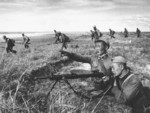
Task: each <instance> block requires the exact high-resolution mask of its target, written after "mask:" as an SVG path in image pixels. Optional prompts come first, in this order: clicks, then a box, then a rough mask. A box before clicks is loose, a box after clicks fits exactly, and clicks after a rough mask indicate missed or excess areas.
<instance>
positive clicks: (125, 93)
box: [119, 77, 142, 103]
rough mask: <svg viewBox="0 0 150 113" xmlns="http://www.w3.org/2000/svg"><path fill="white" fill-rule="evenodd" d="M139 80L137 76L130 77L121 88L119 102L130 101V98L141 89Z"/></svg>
mask: <svg viewBox="0 0 150 113" xmlns="http://www.w3.org/2000/svg"><path fill="white" fill-rule="evenodd" d="M141 86H142V85H141V82H140V80H139V79H138V78H136V77H132V78H131V79H130V80H129V83H128V84H127V86H125V87H124V89H122V91H121V94H120V98H119V99H120V100H119V101H120V102H121V103H130V101H132V99H133V98H134V97H135V96H136V95H137V93H138V92H139V91H140V89H141Z"/></svg>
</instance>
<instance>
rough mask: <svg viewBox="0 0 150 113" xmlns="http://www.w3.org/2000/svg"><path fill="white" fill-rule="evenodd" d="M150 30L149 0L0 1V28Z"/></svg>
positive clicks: (27, 29) (21, 29)
mask: <svg viewBox="0 0 150 113" xmlns="http://www.w3.org/2000/svg"><path fill="white" fill-rule="evenodd" d="M94 25H96V26H97V27H98V28H99V29H100V30H101V31H108V29H109V28H112V29H114V30H116V31H123V30H124V28H125V27H126V28H127V29H128V30H130V31H135V29H136V28H137V27H139V28H140V29H141V31H150V28H149V26H150V0H0V31H53V30H54V29H56V30H59V31H89V30H91V29H92V27H93V26H94Z"/></svg>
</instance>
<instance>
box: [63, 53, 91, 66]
mask: <svg viewBox="0 0 150 113" xmlns="http://www.w3.org/2000/svg"><path fill="white" fill-rule="evenodd" d="M60 52H61V53H62V54H64V55H66V56H68V57H69V58H70V59H72V60H75V61H78V62H83V63H91V58H90V57H85V56H81V55H78V54H75V53H70V52H67V51H63V50H61V51H60Z"/></svg>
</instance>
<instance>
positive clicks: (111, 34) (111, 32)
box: [109, 29, 115, 38]
mask: <svg viewBox="0 0 150 113" xmlns="http://www.w3.org/2000/svg"><path fill="white" fill-rule="evenodd" d="M109 31H110V38H115V37H114V34H115V31H113V30H111V29H109Z"/></svg>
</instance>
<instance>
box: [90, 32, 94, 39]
mask: <svg viewBox="0 0 150 113" xmlns="http://www.w3.org/2000/svg"><path fill="white" fill-rule="evenodd" d="M90 32H91V38H92V40H94V38H95V36H94V35H95V34H94V31H92V30H90Z"/></svg>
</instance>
